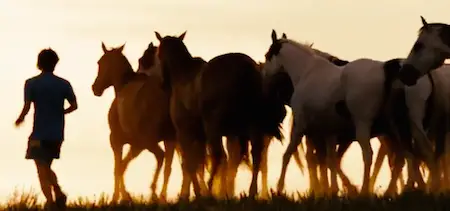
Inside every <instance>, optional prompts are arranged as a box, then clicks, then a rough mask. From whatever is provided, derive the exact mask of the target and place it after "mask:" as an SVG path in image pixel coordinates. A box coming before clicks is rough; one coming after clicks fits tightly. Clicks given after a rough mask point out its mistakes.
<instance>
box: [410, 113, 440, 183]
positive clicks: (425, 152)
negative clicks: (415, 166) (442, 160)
mask: <svg viewBox="0 0 450 211" xmlns="http://www.w3.org/2000/svg"><path fill="white" fill-rule="evenodd" d="M420 125H421V124H420ZM411 130H412V135H413V137H414V140H415V145H416V147H415V148H416V149H418V150H419V152H420V154H421V157H423V158H424V160H425V162H426V164H427V166H428V169H429V171H430V175H429V176H430V183H431V190H436V189H437V188H438V186H439V174H438V171H437V169H438V168H437V165H436V164H437V162H436V159H435V157H434V154H433V147H432V145H431V142H430V140H429V139H428V137H427V135H426V133H425V131H423V128H422V127H421V126H419V125H418V123H416V121H413V122H412V123H411Z"/></svg>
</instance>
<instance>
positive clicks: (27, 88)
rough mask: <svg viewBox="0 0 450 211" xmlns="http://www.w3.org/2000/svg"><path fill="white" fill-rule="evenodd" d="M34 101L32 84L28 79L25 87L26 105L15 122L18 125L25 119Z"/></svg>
mask: <svg viewBox="0 0 450 211" xmlns="http://www.w3.org/2000/svg"><path fill="white" fill-rule="evenodd" d="M32 101H33V98H32V92H31V85H30V83H29V81H26V82H25V88H24V105H23V108H22V112H21V113H20V115H19V117H18V118H17V120H16V123H15V124H16V126H19V125H20V124H22V123H23V121H24V120H25V116H26V115H27V114H28V112H29V111H30V108H31V102H32Z"/></svg>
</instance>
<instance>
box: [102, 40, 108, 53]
mask: <svg viewBox="0 0 450 211" xmlns="http://www.w3.org/2000/svg"><path fill="white" fill-rule="evenodd" d="M102 50H103V53H106V52H108V49H106V46H105V43H103V42H102Z"/></svg>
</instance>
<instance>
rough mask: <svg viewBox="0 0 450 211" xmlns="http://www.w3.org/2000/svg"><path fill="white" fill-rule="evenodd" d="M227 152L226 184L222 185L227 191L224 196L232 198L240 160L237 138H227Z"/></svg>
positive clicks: (239, 147)
mask: <svg viewBox="0 0 450 211" xmlns="http://www.w3.org/2000/svg"><path fill="white" fill-rule="evenodd" d="M227 150H228V168H227V175H226V178H227V184H222V185H226V190H227V192H226V196H227V197H230V198H231V197H233V196H234V189H235V178H236V174H237V171H238V167H239V164H240V162H241V160H242V157H241V146H240V142H239V140H238V138H236V137H234V138H231V137H227ZM223 176H225V175H223Z"/></svg>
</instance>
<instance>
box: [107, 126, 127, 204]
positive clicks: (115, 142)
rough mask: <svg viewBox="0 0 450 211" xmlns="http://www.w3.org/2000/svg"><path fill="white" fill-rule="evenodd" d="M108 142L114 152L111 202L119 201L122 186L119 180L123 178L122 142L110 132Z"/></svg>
mask: <svg viewBox="0 0 450 211" xmlns="http://www.w3.org/2000/svg"><path fill="white" fill-rule="evenodd" d="M110 144H111V148H112V150H113V153H114V193H113V196H112V202H113V203H116V202H117V201H119V197H120V190H121V188H122V186H121V181H122V180H123V172H124V171H122V169H123V167H122V166H123V165H122V154H123V144H122V142H121V140H120V139H119V137H117V136H115V135H113V134H112V133H111V134H110Z"/></svg>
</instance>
